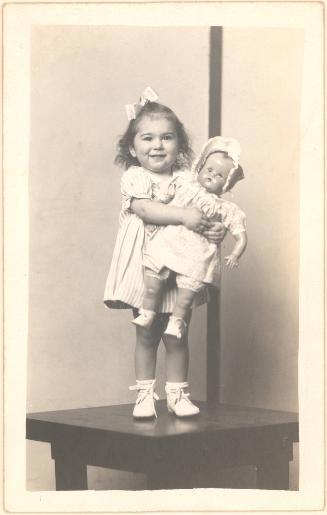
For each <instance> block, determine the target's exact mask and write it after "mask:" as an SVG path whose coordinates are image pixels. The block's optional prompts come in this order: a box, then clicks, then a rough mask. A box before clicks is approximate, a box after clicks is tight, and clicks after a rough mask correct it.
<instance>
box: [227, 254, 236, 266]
mask: <svg viewBox="0 0 327 515" xmlns="http://www.w3.org/2000/svg"><path fill="white" fill-rule="evenodd" d="M225 261H226V266H227V268H230V269H232V268H235V267H237V266H238V257H237V256H235V254H230V255H229V256H226V257H225Z"/></svg>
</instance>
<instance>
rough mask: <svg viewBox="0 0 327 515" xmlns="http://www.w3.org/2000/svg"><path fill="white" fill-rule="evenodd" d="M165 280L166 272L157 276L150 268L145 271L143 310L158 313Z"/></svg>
mask: <svg viewBox="0 0 327 515" xmlns="http://www.w3.org/2000/svg"><path fill="white" fill-rule="evenodd" d="M166 279H167V274H166V270H165V271H164V272H162V273H158V274H157V273H156V272H154V271H153V270H151V269H150V268H146V269H145V271H144V297H143V304H142V308H143V309H148V310H150V311H155V312H156V313H157V312H158V309H159V306H160V303H161V299H162V293H163V290H164V286H165V283H166Z"/></svg>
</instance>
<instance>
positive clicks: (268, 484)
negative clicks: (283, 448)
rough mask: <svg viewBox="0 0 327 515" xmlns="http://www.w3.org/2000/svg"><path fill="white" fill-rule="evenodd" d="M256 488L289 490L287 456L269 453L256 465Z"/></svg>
mask: <svg viewBox="0 0 327 515" xmlns="http://www.w3.org/2000/svg"><path fill="white" fill-rule="evenodd" d="M256 483H257V484H256V486H257V488H260V489H263V490H289V456H288V455H287V454H284V453H283V454H278V453H276V454H270V455H267V456H265V459H264V460H263V461H262V462H261V463H260V464H259V465H258V466H257V480H256Z"/></svg>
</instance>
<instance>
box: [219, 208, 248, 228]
mask: <svg viewBox="0 0 327 515" xmlns="http://www.w3.org/2000/svg"><path fill="white" fill-rule="evenodd" d="M224 208H225V209H224ZM224 208H223V220H222V221H223V224H224V225H225V226H226V228H227V229H228V230H229V231H230V232H231V233H232V234H239V233H240V232H244V231H246V216H245V213H244V212H243V211H242V210H241V209H240V208H239V207H238V206H237V205H236V204H233V203H232V202H228V203H226V204H225V206H224Z"/></svg>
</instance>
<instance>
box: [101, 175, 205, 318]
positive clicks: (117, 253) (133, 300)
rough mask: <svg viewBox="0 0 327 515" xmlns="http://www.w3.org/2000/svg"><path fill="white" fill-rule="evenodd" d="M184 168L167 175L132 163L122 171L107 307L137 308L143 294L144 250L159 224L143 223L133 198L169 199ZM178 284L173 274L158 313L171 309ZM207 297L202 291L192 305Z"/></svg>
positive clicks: (169, 311) (172, 196)
mask: <svg viewBox="0 0 327 515" xmlns="http://www.w3.org/2000/svg"><path fill="white" fill-rule="evenodd" d="M184 173H185V172H183V171H180V170H179V171H175V172H173V174H172V175H171V176H170V177H169V178H168V179H167V178H164V179H163V178H162V176H160V175H159V174H155V173H151V172H149V171H148V170H146V169H144V168H141V167H136V166H133V167H131V168H129V169H128V170H127V171H126V172H124V174H123V175H122V179H121V195H122V207H121V212H120V215H119V230H118V234H117V239H116V243H115V247H114V251H113V255H112V261H111V266H110V270H109V274H108V278H107V281H106V286H105V292H104V303H105V305H106V306H107V307H109V308H116V309H123V308H131V307H134V308H140V307H141V306H142V302H143V295H144V268H143V250H144V249H145V247H146V244H147V241H148V239H149V237H151V235H153V234H154V232H157V231H160V230H162V227H158V226H154V225H149V224H144V223H143V221H142V220H141V218H139V217H138V216H137V215H135V214H134V213H132V211H131V209H130V206H131V201H132V200H133V199H136V198H139V199H152V200H154V201H157V202H163V203H165V204H167V203H169V202H170V201H171V200H172V199H173V198H174V195H175V189H176V185H177V184H180V182H181V181H183V179H184ZM176 294H177V288H176V283H175V279H174V277H172V278H171V279H170V280H169V281H168V283H167V285H166V288H165V293H164V295H163V300H162V305H161V308H160V310H159V312H161V313H171V312H172V310H173V307H174V305H175V302H176ZM207 301H208V293H207V292H206V291H205V292H202V293H201V294H199V295H198V296H197V298H196V301H195V302H194V305H199V304H203V303H205V302H207Z"/></svg>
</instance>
